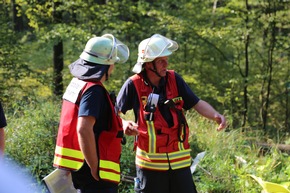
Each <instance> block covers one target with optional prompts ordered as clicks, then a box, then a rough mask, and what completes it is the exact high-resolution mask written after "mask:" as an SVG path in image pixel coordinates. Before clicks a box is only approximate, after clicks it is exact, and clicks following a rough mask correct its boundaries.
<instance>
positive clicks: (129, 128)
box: [122, 119, 139, 136]
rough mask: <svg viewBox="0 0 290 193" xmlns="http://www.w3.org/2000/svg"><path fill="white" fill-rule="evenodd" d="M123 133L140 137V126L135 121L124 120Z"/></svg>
mask: <svg viewBox="0 0 290 193" xmlns="http://www.w3.org/2000/svg"><path fill="white" fill-rule="evenodd" d="M122 123H123V131H124V133H125V134H126V135H129V136H132V135H133V136H135V135H139V131H138V125H137V124H136V123H135V122H133V121H126V120H123V119H122Z"/></svg>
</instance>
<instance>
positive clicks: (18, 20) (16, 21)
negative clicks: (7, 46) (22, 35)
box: [11, 0, 24, 32]
mask: <svg viewBox="0 0 290 193" xmlns="http://www.w3.org/2000/svg"><path fill="white" fill-rule="evenodd" d="M11 7H12V9H11V10H12V23H13V28H14V30H15V31H16V32H19V31H22V30H24V24H23V19H22V17H18V16H17V14H18V9H20V7H19V6H18V5H17V4H16V3H15V0H11Z"/></svg>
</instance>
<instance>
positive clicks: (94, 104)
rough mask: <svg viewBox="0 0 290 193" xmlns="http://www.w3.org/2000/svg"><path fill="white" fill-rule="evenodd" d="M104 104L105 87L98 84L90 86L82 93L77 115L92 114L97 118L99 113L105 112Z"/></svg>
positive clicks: (99, 115) (105, 102)
mask: <svg viewBox="0 0 290 193" xmlns="http://www.w3.org/2000/svg"><path fill="white" fill-rule="evenodd" d="M106 105H108V101H107V100H106V92H105V89H104V88H102V87H101V86H98V85H95V86H92V87H91V88H89V89H88V90H86V92H85V93H84V94H83V95H82V98H81V101H80V105H79V113H78V116H79V117H82V116H93V117H95V118H96V120H99V119H100V117H101V115H102V114H104V113H106V112H104V111H106V109H107V108H106Z"/></svg>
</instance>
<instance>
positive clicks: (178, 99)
mask: <svg viewBox="0 0 290 193" xmlns="http://www.w3.org/2000/svg"><path fill="white" fill-rule="evenodd" d="M181 100H182V97H175V98H173V99H172V101H173V102H174V103H176V102H177V101H181Z"/></svg>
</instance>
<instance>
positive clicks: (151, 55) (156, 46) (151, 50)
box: [132, 34, 178, 74]
mask: <svg viewBox="0 0 290 193" xmlns="http://www.w3.org/2000/svg"><path fill="white" fill-rule="evenodd" d="M177 49H178V44H177V42H175V41H173V40H170V39H168V38H166V37H164V36H162V35H160V34H154V35H153V36H151V37H150V38H147V39H145V40H143V41H142V42H141V43H140V44H139V47H138V59H137V63H136V64H135V66H134V67H133V70H132V71H133V72H135V73H137V74H138V73H140V72H141V70H142V65H143V64H144V63H145V62H151V61H153V60H155V59H156V58H159V57H163V56H169V55H171V54H172V53H173V52H174V51H176V50H177Z"/></svg>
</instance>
